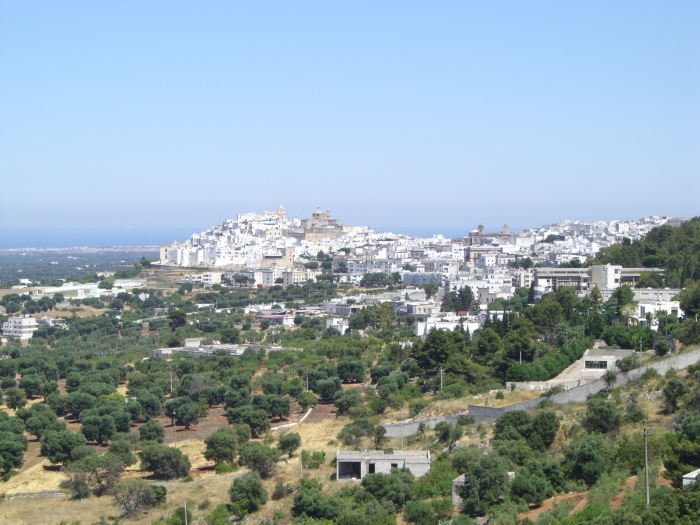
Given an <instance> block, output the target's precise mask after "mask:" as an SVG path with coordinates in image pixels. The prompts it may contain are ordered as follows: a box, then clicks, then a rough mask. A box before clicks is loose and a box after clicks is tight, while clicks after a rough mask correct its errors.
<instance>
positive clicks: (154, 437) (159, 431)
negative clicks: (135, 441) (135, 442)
mask: <svg viewBox="0 0 700 525" xmlns="http://www.w3.org/2000/svg"><path fill="white" fill-rule="evenodd" d="M139 436H140V437H139V439H140V440H141V441H155V442H157V443H162V442H163V439H164V438H165V428H163V425H161V424H160V423H159V422H158V421H156V420H154V419H150V420H148V421H146V422H145V423H144V424H143V425H141V426H140V427H139Z"/></svg>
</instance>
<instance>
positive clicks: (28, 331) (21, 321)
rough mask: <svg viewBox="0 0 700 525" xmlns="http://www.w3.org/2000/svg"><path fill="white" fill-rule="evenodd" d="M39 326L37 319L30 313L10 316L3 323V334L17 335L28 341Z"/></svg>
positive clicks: (20, 338)
mask: <svg viewBox="0 0 700 525" xmlns="http://www.w3.org/2000/svg"><path fill="white" fill-rule="evenodd" d="M38 328H39V326H38V325H37V322H36V319H34V318H33V317H30V316H29V315H22V316H19V317H10V318H9V319H8V320H7V321H6V322H4V323H3V324H2V335H4V336H5V337H16V338H17V339H19V340H20V341H28V340H29V339H31V338H32V335H33V334H34V332H36V331H37V329H38Z"/></svg>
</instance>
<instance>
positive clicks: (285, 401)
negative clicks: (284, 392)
mask: <svg viewBox="0 0 700 525" xmlns="http://www.w3.org/2000/svg"><path fill="white" fill-rule="evenodd" d="M290 412H291V404H290V401H289V398H288V397H285V396H275V395H272V396H269V409H268V413H269V414H270V417H273V418H274V417H278V418H280V419H282V418H283V417H287V416H288V415H289V414H290Z"/></svg>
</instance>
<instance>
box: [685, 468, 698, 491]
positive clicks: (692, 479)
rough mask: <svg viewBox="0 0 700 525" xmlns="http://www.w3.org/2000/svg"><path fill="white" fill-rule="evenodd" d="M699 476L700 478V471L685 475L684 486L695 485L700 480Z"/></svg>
mask: <svg viewBox="0 0 700 525" xmlns="http://www.w3.org/2000/svg"><path fill="white" fill-rule="evenodd" d="M698 476H700V469H698V470H694V471H692V472H688V473H687V474H684V475H683V486H684V487H685V486H687V485H690V484H691V483H695V482H696V481H697V480H698Z"/></svg>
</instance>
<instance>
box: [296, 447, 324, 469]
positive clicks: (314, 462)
mask: <svg viewBox="0 0 700 525" xmlns="http://www.w3.org/2000/svg"><path fill="white" fill-rule="evenodd" d="M325 460H326V453H325V452H323V451H320V450H319V451H315V452H308V451H306V450H302V451H301V463H302V465H303V466H304V468H307V469H316V468H318V467H320V466H321V465H323V462H324V461H325Z"/></svg>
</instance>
